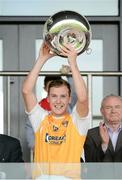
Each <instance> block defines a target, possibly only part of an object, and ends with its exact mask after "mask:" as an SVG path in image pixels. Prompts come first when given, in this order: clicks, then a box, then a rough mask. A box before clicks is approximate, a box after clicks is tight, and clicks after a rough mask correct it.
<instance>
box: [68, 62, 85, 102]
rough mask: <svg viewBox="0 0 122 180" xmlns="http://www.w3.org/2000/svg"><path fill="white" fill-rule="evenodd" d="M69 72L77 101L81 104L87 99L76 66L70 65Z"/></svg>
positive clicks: (82, 81) (83, 83)
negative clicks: (70, 72)
mask: <svg viewBox="0 0 122 180" xmlns="http://www.w3.org/2000/svg"><path fill="white" fill-rule="evenodd" d="M71 71H72V76H73V81H74V87H75V91H76V94H77V98H78V101H79V102H81V103H82V102H84V101H86V100H87V99H88V96H87V88H86V85H85V82H84V80H83V78H82V76H81V74H80V72H79V69H78V67H77V64H75V65H71Z"/></svg>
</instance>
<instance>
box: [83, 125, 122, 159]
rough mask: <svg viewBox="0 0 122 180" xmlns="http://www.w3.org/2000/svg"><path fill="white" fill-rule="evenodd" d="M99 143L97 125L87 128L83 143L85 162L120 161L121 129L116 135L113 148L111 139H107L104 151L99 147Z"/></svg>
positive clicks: (121, 151)
mask: <svg viewBox="0 0 122 180" xmlns="http://www.w3.org/2000/svg"><path fill="white" fill-rule="evenodd" d="M101 143H102V140H101V137H100V134H99V127H95V128H92V129H90V130H88V133H87V137H86V141H85V144H84V152H85V161H86V162H122V131H120V133H119V135H118V139H117V144H116V148H115V150H114V148H113V145H112V142H111V140H109V145H108V148H107V150H106V152H105V153H104V152H103V151H102V148H101Z"/></svg>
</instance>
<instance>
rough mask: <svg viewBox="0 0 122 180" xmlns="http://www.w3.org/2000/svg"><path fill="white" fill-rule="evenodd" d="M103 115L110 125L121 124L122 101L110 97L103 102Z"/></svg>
mask: <svg viewBox="0 0 122 180" xmlns="http://www.w3.org/2000/svg"><path fill="white" fill-rule="evenodd" d="M101 113H102V115H103V117H104V119H105V120H106V121H107V122H108V123H109V124H111V125H112V124H120V122H121V121H122V101H121V100H120V99H119V98H117V97H108V98H107V99H106V100H105V101H104V102H103V106H102V108H101Z"/></svg>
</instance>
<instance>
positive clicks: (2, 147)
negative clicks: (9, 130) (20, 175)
mask: <svg viewBox="0 0 122 180" xmlns="http://www.w3.org/2000/svg"><path fill="white" fill-rule="evenodd" d="M1 162H3V163H4V162H23V158H22V149H21V146H20V142H19V140H18V139H16V138H14V137H10V136H7V135H3V134H0V163H1Z"/></svg>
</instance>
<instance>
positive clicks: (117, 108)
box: [84, 95, 122, 162]
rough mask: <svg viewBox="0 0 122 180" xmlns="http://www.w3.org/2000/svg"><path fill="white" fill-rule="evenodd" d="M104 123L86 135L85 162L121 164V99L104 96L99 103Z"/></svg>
mask: <svg viewBox="0 0 122 180" xmlns="http://www.w3.org/2000/svg"><path fill="white" fill-rule="evenodd" d="M101 114H102V116H103V119H104V122H101V123H100V125H99V127H95V128H92V129H90V130H89V131H88V133H87V138H86V141H85V144H84V150H85V160H86V162H122V98H121V97H120V96H116V95H109V96H106V97H105V98H104V99H103V101H102V103H101Z"/></svg>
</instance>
